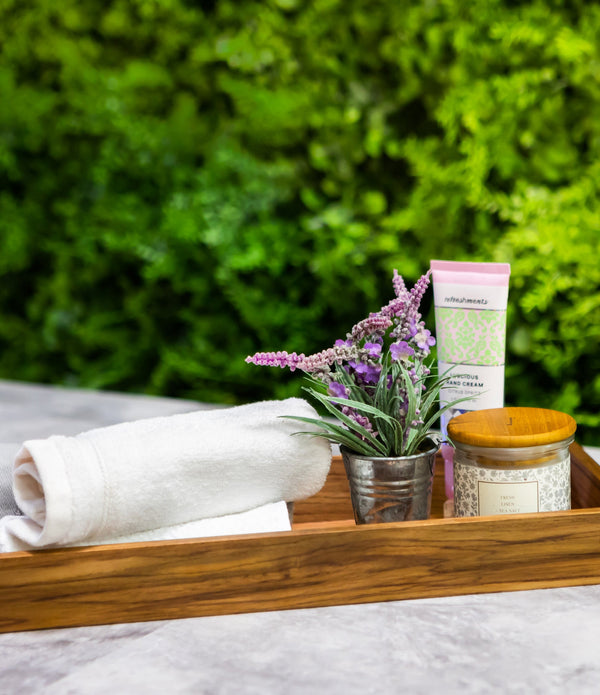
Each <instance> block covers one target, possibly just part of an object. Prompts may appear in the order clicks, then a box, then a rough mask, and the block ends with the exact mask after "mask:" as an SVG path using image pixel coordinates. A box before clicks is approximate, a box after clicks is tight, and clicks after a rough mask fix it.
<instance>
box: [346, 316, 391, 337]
mask: <svg viewBox="0 0 600 695" xmlns="http://www.w3.org/2000/svg"><path fill="white" fill-rule="evenodd" d="M391 325H392V321H391V319H390V318H388V317H387V316H382V315H381V314H371V315H370V316H368V317H367V318H366V319H363V320H362V321H359V322H358V323H357V324H356V326H354V328H353V329H352V332H351V333H350V335H351V338H352V340H353V341H354V342H355V343H357V342H358V341H359V340H362V339H363V338H367V337H368V336H371V335H373V334H378V335H383V334H384V333H385V331H386V330H387V329H388V328H389V327H390V326H391Z"/></svg>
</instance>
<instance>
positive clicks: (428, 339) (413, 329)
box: [410, 321, 435, 355]
mask: <svg viewBox="0 0 600 695" xmlns="http://www.w3.org/2000/svg"><path fill="white" fill-rule="evenodd" d="M410 334H411V337H412V339H413V340H414V342H415V345H416V346H417V347H418V348H420V349H421V350H423V352H424V353H425V355H428V354H429V353H430V350H429V348H430V346H432V345H435V338H434V337H433V336H432V335H431V332H430V331H429V330H427V328H425V325H424V324H423V323H422V322H419V323H417V321H413V322H412V323H411V326H410Z"/></svg>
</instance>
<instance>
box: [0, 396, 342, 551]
mask: <svg viewBox="0 0 600 695" xmlns="http://www.w3.org/2000/svg"><path fill="white" fill-rule="evenodd" d="M283 415H295V416H300V417H313V418H314V417H318V416H317V413H316V411H315V410H314V409H313V408H312V407H311V406H310V405H309V404H308V403H307V402H306V401H304V400H302V399H299V398H290V399H287V400H282V401H262V402H259V403H250V404H248V405H243V406H237V407H234V408H220V409H215V410H209V411H206V410H203V411H198V412H193V413H184V414H181V415H172V416H169V417H158V418H150V419H146V420H138V421H136V422H128V423H122V424H119V425H113V426H111V427H103V428H100V429H95V430H90V431H88V432H84V433H82V434H79V435H77V436H75V437H63V436H53V437H50V438H48V439H42V440H31V441H27V442H25V443H24V444H23V446H22V447H21V449H20V451H19V453H18V454H17V456H16V459H15V464H14V471H13V489H14V494H15V499H16V501H17V504H18V505H19V507H20V509H21V510H22V512H23V513H24V515H25V516H24V517H14V518H13V519H11V520H10V521H6V522H5V524H4V528H5V529H6V530H7V531H8V532H9V534H10V535H12V536H15V537H16V538H18V539H20V540H21V541H22V542H24V543H26V544H27V545H28V546H31V547H47V546H55V545H81V544H84V543H87V542H98V543H100V542H108V541H110V539H116V538H121V537H131V536H132V534H136V533H139V532H143V531H149V530H153V529H164V528H167V527H170V526H177V525H179V524H186V523H188V522H190V521H196V520H199V519H207V518H212V517H222V516H225V515H230V514H236V513H239V512H243V511H248V510H251V509H256V508H258V507H262V506H263V505H265V504H269V503H273V502H279V501H288V502H289V501H294V500H299V499H304V498H306V497H310V496H311V495H313V494H315V493H316V492H318V491H319V490H320V489H321V487H322V486H323V484H324V482H325V479H326V477H327V473H328V471H329V466H330V463H331V448H330V446H329V444H328V442H327V441H325V440H323V439H321V438H319V437H311V436H305V435H298V436H293V433H294V432H297V431H298V430H299V429H301V430H303V431H309V430H312V429H313V428H311V427H310V426H308V425H305V424H304V423H302V424H299V423H298V422H296V421H294V420H288V419H284V418H282V417H281V416H283Z"/></svg>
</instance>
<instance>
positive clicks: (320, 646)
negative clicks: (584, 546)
mask: <svg viewBox="0 0 600 695" xmlns="http://www.w3.org/2000/svg"><path fill="white" fill-rule="evenodd" d="M196 406H197V404H195V403H191V402H185V401H177V400H172V399H156V398H148V397H139V396H124V395H119V394H106V393H100V394H99V393H94V392H85V391H72V390H66V389H56V388H51V387H37V386H30V385H24V384H16V383H9V382H0V441H18V440H21V439H24V438H29V437H34V436H35V437H38V436H47V435H49V434H53V433H64V434H73V433H76V432H79V431H81V430H82V429H87V428H89V427H93V426H98V425H105V424H109V423H112V422H118V421H122V420H125V419H134V418H137V417H145V416H151V415H158V414H169V413H175V412H183V411H186V410H190V409H193V408H195V407H196ZM593 453H598V452H597V451H596V452H593ZM1 610H2V607H1V606H0V611H1ZM599 652H600V586H589V587H573V588H561V589H547V590H540V591H524V592H516V593H504V594H486V595H478V596H474V595H469V596H460V597H452V598H439V599H426V600H418V601H398V602H390V603H374V604H366V605H359V606H338V607H330V608H318V609H309V610H294V611H282V612H272V613H254V614H248V615H231V616H219V617H207V618H191V619H187V620H176V621H165V622H150V623H135V624H129V625H107V626H100V627H83V628H73V629H60V630H42V631H37V632H20V633H10V634H3V635H0V691H1V692H2V694H3V695H12V694H13V693H14V694H15V695H17V694H18V695H29V694H31V695H33V694H36V695H37V694H38V693H44V695H71V694H73V695H80V694H81V695H88V694H89V695H92V694H94V695H96V694H98V695H99V694H100V693H102V694H104V693H107V692H111V693H114V694H115V695H120V694H121V693H123V694H126V695H137V694H138V693H140V694H142V693H143V694H144V695H154V694H156V695H158V694H160V695H179V694H188V693H189V694H194V695H195V694H199V693H207V694H211V695H212V694H216V695H219V694H223V695H224V694H228V693H232V694H233V693H250V694H254V693H256V694H259V693H260V694H261V695H269V694H271V693H289V694H291V695H295V694H304V693H306V694H308V695H312V694H314V693H327V694H328V695H331V694H337V693H340V694H342V693H343V694H344V695H346V694H350V695H351V694H354V693H356V694H357V695H358V694H361V695H366V694H370V693H373V694H379V693H385V692H391V693H402V692H412V693H417V694H420V693H427V694H432V693H450V694H451V693H464V694H471V693H472V694H473V695H479V694H482V693H501V694H502V695H504V694H513V693H514V694H517V693H519V694H520V693H540V694H543V695H547V694H553V693H557V694H559V693H560V694H562V693H578V694H587V693H590V694H592V693H593V694H594V695H595V694H596V693H598V692H599V691H600V654H599Z"/></svg>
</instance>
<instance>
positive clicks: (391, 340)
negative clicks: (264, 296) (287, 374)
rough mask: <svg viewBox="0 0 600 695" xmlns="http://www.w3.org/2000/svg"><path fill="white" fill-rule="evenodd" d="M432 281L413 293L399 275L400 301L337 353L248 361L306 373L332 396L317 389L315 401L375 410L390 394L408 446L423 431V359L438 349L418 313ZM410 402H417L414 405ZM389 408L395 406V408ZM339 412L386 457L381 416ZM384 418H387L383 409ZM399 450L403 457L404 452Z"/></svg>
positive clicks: (372, 317)
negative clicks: (411, 436) (348, 401)
mask: <svg viewBox="0 0 600 695" xmlns="http://www.w3.org/2000/svg"><path fill="white" fill-rule="evenodd" d="M429 281H430V278H429V273H426V274H425V275H423V276H422V277H421V278H420V279H419V280H418V281H417V282H416V283H415V285H414V286H413V287H412V289H411V290H408V289H407V287H406V285H405V283H404V280H403V278H402V277H401V276H400V275H399V274H398V272H397V271H394V277H393V287H394V294H395V297H394V298H393V299H391V300H390V301H389V302H388V303H387V304H386V305H385V306H383V307H381V309H380V310H379V311H378V312H376V313H371V314H369V316H368V317H367V318H366V319H363V320H362V321H359V322H358V323H357V324H356V325H355V326H353V328H352V330H351V331H350V333H347V334H346V337H345V339H338V340H336V341H335V343H334V345H333V346H332V347H330V348H328V349H326V350H322V351H321V352H318V353H315V354H313V355H308V356H306V355H304V354H296V353H295V352H294V353H291V354H288V353H287V352H284V351H280V352H263V353H256V354H255V355H253V356H251V357H247V358H246V361H247V362H249V363H252V364H257V365H264V366H270V367H288V368H289V369H290V370H292V371H294V370H301V371H303V372H306V373H307V374H310V375H311V376H312V377H313V379H316V380H318V381H320V382H321V383H322V384H324V385H325V386H326V387H327V396H324V395H323V394H322V391H319V390H316V389H315V390H314V391H313V395H314V396H315V398H321V399H323V398H330V399H331V398H336V399H351V400H357V401H361V402H363V403H365V405H371V408H372V407H373V405H372V404H373V403H374V402H375V400H374V399H375V397H377V398H380V397H383V398H385V396H386V392H389V397H390V398H393V399H394V406H393V407H394V410H396V412H397V415H396V420H397V423H398V426H399V427H400V429H401V431H402V433H403V434H402V437H403V440H404V441H405V444H406V442H408V439H407V438H408V436H409V432H410V429H411V428H412V429H413V430H414V429H418V428H419V427H422V425H423V421H422V419H421V417H420V416H419V415H418V407H419V404H420V403H421V398H422V395H421V394H422V391H424V390H425V389H426V386H425V377H426V376H427V375H429V369H428V368H427V367H426V366H425V364H424V358H425V357H426V356H427V355H428V354H429V353H430V347H431V346H432V345H434V344H435V338H434V337H433V336H432V335H431V333H430V331H428V330H427V329H426V328H425V323H424V322H423V321H422V318H421V314H420V312H419V306H420V303H421V300H422V298H423V295H424V294H425V291H426V290H427V288H428V286H429ZM388 346H389V347H388ZM407 378H408V379H410V381H412V383H413V384H414V385H415V387H417V388H415V389H413V388H410V387H408V386H407V384H406V381H405V380H406V379H407ZM382 380H384V385H385V386H387V389H386V390H385V391H383V393H381V392H379V391H378V390H377V386H378V384H379V383H380V382H381V381H382ZM341 382H343V383H341ZM428 386H429V384H428ZM417 393H418V394H419V395H416V394H417ZM396 399H397V401H396ZM409 399H413V401H414V402H409ZM330 402H331V401H330ZM388 405H390V406H391V403H390V404H388ZM336 407H337V408H338V409H339V410H340V411H341V412H342V413H344V414H345V415H347V416H348V417H349V418H350V420H352V421H354V423H356V424H357V425H361V427H362V428H364V429H366V430H367V431H368V432H369V433H370V435H371V436H372V437H375V438H376V439H378V444H379V445H380V446H374V445H373V441H372V439H371V438H370V437H369V438H367V437H365V436H363V430H362V429H359V430H354V433H355V435H356V436H359V437H360V438H361V439H363V441H364V442H365V447H366V448H367V449H369V447H371V449H372V450H374V451H381V450H382V448H385V447H388V446H390V444H389V441H390V440H389V438H388V434H387V433H386V434H385V436H384V433H383V432H384V431H383V430H381V426H380V424H379V423H380V420H379V419H378V417H379V416H377V415H375V414H373V415H371V410H369V417H367V416H366V415H363V414H361V413H362V412H363V411H362V409H361V408H360V407H357V408H352V407H349V406H348V405H344V404H343V402H342V403H337V404H336ZM378 407H379V406H378ZM414 408H417V415H416V417H414V419H413V420H412V422H407V417H408V415H407V414H408V413H409V412H413V409H414ZM382 412H385V410H384V408H383V407H382ZM347 424H348V429H350V430H351V431H353V430H352V424H351V423H349V422H347ZM377 430H379V432H378V431H377ZM335 436H337V435H335ZM332 441H338V442H339V443H343V441H344V439H343V436H342V435H339V439H332ZM396 441H397V440H396ZM412 441H413V442H415V441H417V440H415V439H412ZM419 441H420V440H419ZM411 446H412V444H411ZM415 446H417V444H415ZM399 449H400V450H401V451H404V447H403V446H402V447H399Z"/></svg>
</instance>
